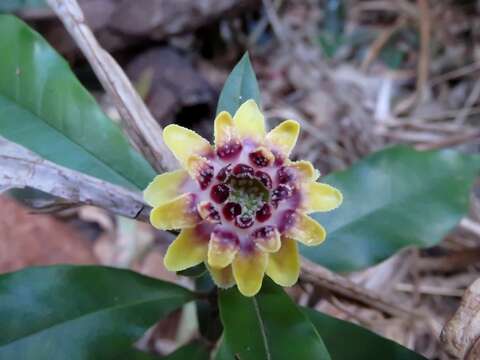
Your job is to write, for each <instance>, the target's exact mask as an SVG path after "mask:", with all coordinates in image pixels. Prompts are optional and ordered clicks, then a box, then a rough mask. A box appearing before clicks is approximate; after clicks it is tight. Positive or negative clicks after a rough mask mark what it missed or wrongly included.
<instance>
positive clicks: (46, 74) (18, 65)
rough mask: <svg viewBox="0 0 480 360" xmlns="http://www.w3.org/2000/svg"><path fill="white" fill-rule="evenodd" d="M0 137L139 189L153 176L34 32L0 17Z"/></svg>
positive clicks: (51, 50)
mask: <svg viewBox="0 0 480 360" xmlns="http://www.w3.org/2000/svg"><path fill="white" fill-rule="evenodd" d="M0 33H1V34H2V36H0V54H2V55H1V57H2V61H1V66H0V135H1V136H4V137H6V138H8V139H10V140H11V141H14V142H17V143H19V144H21V145H23V146H25V147H27V148H29V149H30V150H32V151H34V152H36V153H37V154H39V155H40V156H42V157H44V158H46V159H48V160H51V161H53V162H56V163H58V164H60V165H63V166H66V167H69V168H72V169H75V170H78V171H81V172H84V173H86V174H89V175H92V176H95V177H98V178H100V179H103V180H106V181H109V182H112V183H115V184H119V185H123V186H127V187H131V188H139V189H143V188H145V187H146V185H148V183H149V181H150V180H151V179H152V178H153V177H154V176H155V172H154V171H153V169H152V168H151V166H150V165H149V164H148V163H147V162H146V161H145V159H144V158H142V156H140V155H139V154H138V153H137V152H136V151H135V150H134V149H133V148H132V147H131V146H130V145H129V143H128V141H127V139H126V138H125V137H124V136H123V134H122V132H121V130H120V129H119V128H118V126H117V125H115V124H114V123H113V122H112V121H111V120H110V119H109V118H108V117H106V116H105V114H104V113H103V112H102V110H101V109H100V108H99V106H98V105H97V103H96V102H95V100H94V98H93V97H92V96H91V95H90V94H89V93H88V92H87V91H86V90H85V89H84V88H83V86H82V85H81V84H80V82H79V81H78V80H77V79H76V78H75V76H74V74H73V73H72V71H71V70H70V68H69V66H68V64H67V62H66V61H65V60H63V59H62V58H61V57H60V55H58V54H57V53H56V52H55V50H53V49H52V47H51V46H50V45H48V43H47V42H46V41H45V40H44V39H43V38H42V37H41V36H40V35H39V34H38V33H36V32H35V31H33V30H32V29H30V28H29V27H28V26H27V25H26V24H25V23H23V22H22V21H20V20H19V19H17V18H16V17H14V16H11V15H0Z"/></svg>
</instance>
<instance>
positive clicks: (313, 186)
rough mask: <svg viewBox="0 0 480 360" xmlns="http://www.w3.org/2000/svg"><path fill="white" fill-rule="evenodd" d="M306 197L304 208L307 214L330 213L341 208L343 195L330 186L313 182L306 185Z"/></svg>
mask: <svg viewBox="0 0 480 360" xmlns="http://www.w3.org/2000/svg"><path fill="white" fill-rule="evenodd" d="M304 188H305V196H304V199H303V204H302V207H304V208H305V211H306V212H307V213H311V212H316V211H330V210H333V209H335V208H337V207H339V206H340V204H341V203H342V201H343V196H342V193H341V192H340V191H339V190H337V189H335V188H334V187H333V186H330V185H328V184H322V183H317V182H311V183H308V184H305V186H304Z"/></svg>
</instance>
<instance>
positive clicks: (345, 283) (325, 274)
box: [301, 258, 423, 319]
mask: <svg viewBox="0 0 480 360" xmlns="http://www.w3.org/2000/svg"><path fill="white" fill-rule="evenodd" d="M301 277H302V279H304V280H306V281H309V282H311V283H313V284H315V285H317V286H320V287H322V288H325V289H327V290H330V291H331V292H332V293H334V294H338V295H341V296H343V297H346V298H348V299H351V300H353V301H357V302H360V303H363V304H365V305H368V306H370V307H372V308H374V309H377V310H380V311H381V312H383V313H385V314H389V315H392V316H399V317H408V318H417V319H422V318H423V315H422V314H421V313H419V312H418V311H415V310H411V309H408V308H406V307H404V306H402V305H399V304H395V303H393V302H391V301H390V300H389V299H387V298H386V297H385V296H383V295H381V294H378V293H376V292H373V291H371V290H367V289H365V288H364V287H362V286H360V285H357V284H355V283H354V282H352V281H350V280H348V279H347V278H345V277H343V276H341V275H338V274H336V273H334V272H332V271H330V270H328V269H326V268H324V267H322V266H320V265H318V264H314V263H312V262H310V261H309V260H307V259H305V258H303V259H302V274H301Z"/></svg>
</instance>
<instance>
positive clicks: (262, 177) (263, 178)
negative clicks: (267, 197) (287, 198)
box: [255, 170, 273, 189]
mask: <svg viewBox="0 0 480 360" xmlns="http://www.w3.org/2000/svg"><path fill="white" fill-rule="evenodd" d="M255 177H256V178H257V179H258V180H259V181H260V182H261V183H262V184H263V185H264V186H265V187H266V188H267V189H271V188H272V186H273V183H272V178H271V177H270V175H268V174H267V173H266V172H264V171H260V170H257V171H256V172H255Z"/></svg>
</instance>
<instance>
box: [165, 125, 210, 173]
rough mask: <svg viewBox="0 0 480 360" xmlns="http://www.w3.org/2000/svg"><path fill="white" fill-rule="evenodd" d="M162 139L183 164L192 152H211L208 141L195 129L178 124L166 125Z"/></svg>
mask: <svg viewBox="0 0 480 360" xmlns="http://www.w3.org/2000/svg"><path fill="white" fill-rule="evenodd" d="M163 140H164V141H165V144H167V146H168V148H169V149H170V150H171V151H172V153H173V155H175V157H176V158H177V159H178V161H180V163H181V164H182V166H185V164H186V162H187V160H188V158H189V157H190V156H192V155H193V154H198V155H208V154H210V153H211V152H212V147H211V146H210V143H209V142H208V141H207V140H205V139H204V138H203V137H201V136H200V135H198V134H197V133H196V132H195V131H192V130H190V129H187V128H184V127H182V126H178V125H175V124H173V125H168V126H167V127H166V128H165V129H164V130H163Z"/></svg>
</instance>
